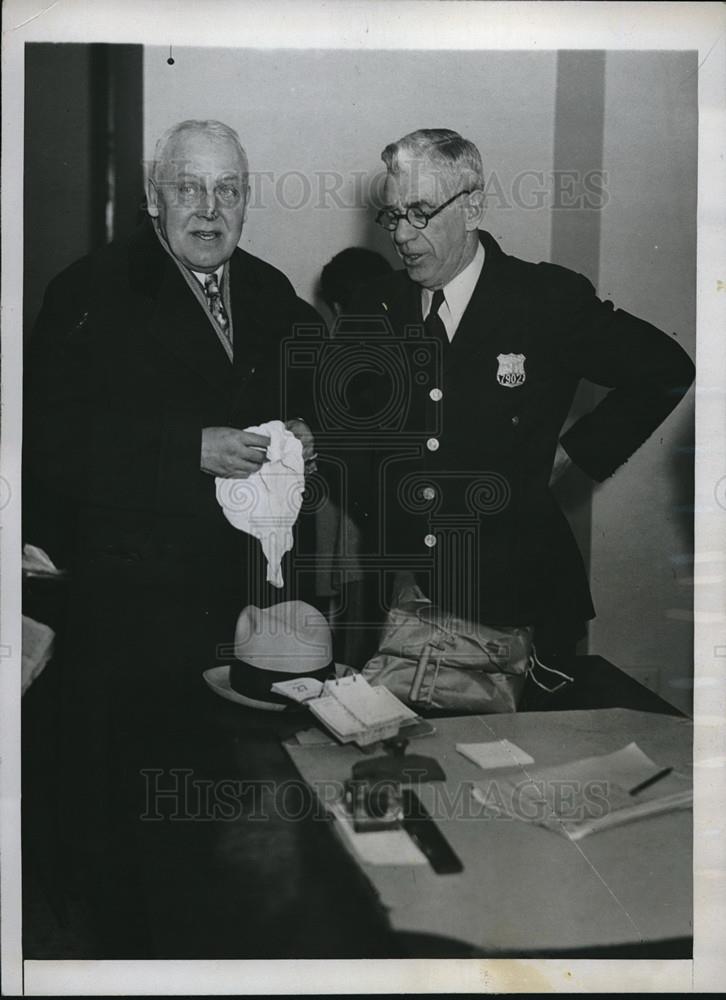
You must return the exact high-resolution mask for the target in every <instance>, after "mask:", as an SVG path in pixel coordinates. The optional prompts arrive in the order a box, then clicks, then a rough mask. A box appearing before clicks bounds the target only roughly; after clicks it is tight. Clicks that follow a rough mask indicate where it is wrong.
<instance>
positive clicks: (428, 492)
mask: <svg viewBox="0 0 726 1000" xmlns="http://www.w3.org/2000/svg"><path fill="white" fill-rule="evenodd" d="M421 494H422V496H423V498H424V500H435V499H436V490H435V489H434V488H433V486H424V488H423V490H422V491H421Z"/></svg>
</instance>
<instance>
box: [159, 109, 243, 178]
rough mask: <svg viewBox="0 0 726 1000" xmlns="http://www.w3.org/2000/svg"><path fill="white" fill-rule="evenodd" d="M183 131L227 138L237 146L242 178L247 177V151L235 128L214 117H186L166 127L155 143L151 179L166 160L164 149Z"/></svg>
mask: <svg viewBox="0 0 726 1000" xmlns="http://www.w3.org/2000/svg"><path fill="white" fill-rule="evenodd" d="M185 132H202V133H203V134H204V135H209V136H213V137H214V138H217V139H228V140H229V141H230V142H231V143H233V145H234V146H236V147H237V152H238V153H239V157H240V160H241V162H242V172H243V175H244V178H245V179H246V178H247V174H248V172H249V165H248V163H247V153H246V152H245V151H244V148H243V146H242V143H241V142H240V141H239V136H238V135H237V133H236V132H235V130H234V129H233V128H230V127H229V125H225V124H224V122H218V121H215V120H214V119H209V120H207V121H199V120H197V119H195V118H188V119H187V120H186V121H183V122H177V124H176V125H172V126H171V128H168V129H167V130H166V132H164V134H163V135H162V136H161V137H160V139H159V140H158V142H157V143H156V148H155V149H154V159H153V160H152V161H151V168H150V170H149V178H150V180H151V181H155V180H156V179H157V175H158V171H159V166H160V164H162V163H163V162H164V161H165V160H166V151H167V149H168V148H169V146H170V145H171V143H172V142H173V141H174V139H176V138H177V136H180V135H183V134H184V133H185Z"/></svg>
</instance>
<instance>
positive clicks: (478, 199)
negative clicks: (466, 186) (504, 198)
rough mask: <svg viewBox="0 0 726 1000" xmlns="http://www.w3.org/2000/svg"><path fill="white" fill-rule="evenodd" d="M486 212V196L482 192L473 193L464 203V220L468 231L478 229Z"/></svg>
mask: <svg viewBox="0 0 726 1000" xmlns="http://www.w3.org/2000/svg"><path fill="white" fill-rule="evenodd" d="M485 212H486V195H485V194H484V192H483V191H480V190H477V191H472V192H471V194H470V195H469V196H468V197H467V199H466V202H465V203H464V218H465V220H466V228H467V230H469V231H471V230H472V229H478V228H479V224H480V222H481V221H482V219H483V218H484V213H485Z"/></svg>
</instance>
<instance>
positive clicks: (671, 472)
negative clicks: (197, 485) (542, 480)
mask: <svg viewBox="0 0 726 1000" xmlns="http://www.w3.org/2000/svg"><path fill="white" fill-rule="evenodd" d="M168 54H169V51H168V49H167V48H148V49H146V50H145V56H144V92H145V107H146V115H145V121H144V150H145V154H144V155H145V156H146V157H147V158H148V157H150V156H151V154H152V151H153V147H154V141H155V139H156V137H157V136H158V135H159V134H160V133H161V132H162V131H163V130H164V129H165V128H166V127H167V126H168V125H169V124H171V123H173V122H174V121H177V120H179V119H181V118H186V117H199V118H206V117H214V118H220V119H222V120H224V121H226V122H228V123H229V124H231V125H232V126H234V127H235V128H237V129H238V131H239V133H240V135H241V137H242V140H243V143H244V144H245V146H246V147H247V150H248V153H249V156H250V161H251V167H252V171H253V174H256V176H255V177H254V178H253V182H254V184H255V186H254V187H253V199H252V206H251V209H250V214H249V219H248V223H247V225H246V227H245V231H244V233H243V236H242V245H243V246H244V247H245V248H246V249H249V250H251V251H252V252H253V253H256V254H258V255H259V256H261V257H264V258H266V259H268V260H270V261H272V262H273V263H275V264H276V265H277V266H278V267H281V268H282V270H283V271H285V272H286V273H287V274H288V276H289V277H290V278H291V280H292V281H293V284H294V285H295V287H296V288H297V290H298V292H299V294H301V295H302V296H303V297H304V298H307V299H308V301H312V302H314V301H315V289H316V285H317V278H318V275H319V272H320V268H321V267H322V266H323V264H325V263H326V261H327V260H328V259H329V258H330V257H331V256H332V255H333V254H334V253H336V252H337V251H338V250H340V249H342V248H343V247H345V246H348V245H351V244H359V245H368V246H371V247H372V248H373V249H378V250H380V251H382V252H384V253H388V254H389V256H390V258H391V259H392V260H394V259H395V258H394V256H393V255H392V254H391V252H390V248H389V245H388V243H387V239H386V237H385V235H384V234H383V233H381V232H380V231H378V230H377V228H376V227H375V226H374V225H373V224H372V214H373V213H372V212H371V210H370V209H369V208H368V207H367V205H366V198H365V193H366V191H367V190H368V189H369V185H370V179H371V178H372V177H374V176H375V175H376V174H377V173H378V171H379V170H380V169H381V164H380V161H379V153H380V150H381V149H382V148H383V146H384V145H385V144H386V142H388V141H390V140H391V139H393V138H396V137H398V136H400V135H402V134H403V133H405V132H407V131H409V130H411V129H413V128H417V127H421V126H425V125H429V126H431V125H446V126H448V127H452V128H456V129H458V130H459V131H461V132H462V133H463V134H465V135H467V136H469V137H470V138H472V139H473V140H474V141H475V142H477V144H478V145H479V147H480V149H481V150H482V153H483V155H484V158H485V167H486V169H487V170H488V171H489V170H492V169H494V170H495V171H496V176H495V177H494V178H492V180H493V182H494V184H493V187H492V189H491V190H492V196H491V197H490V199H489V201H490V208H489V213H488V217H487V219H486V221H485V225H486V228H488V229H490V231H491V232H492V233H493V234H494V235H495V236H496V237H497V238H498V239H499V240H500V241H501V242H502V243H503V244H504V247H505V249H507V250H509V251H510V252H513V253H516V254H518V255H519V256H522V257H526V258H529V259H532V260H541V259H552V260H555V261H557V262H558V263H562V264H565V265H567V266H571V267H575V268H576V269H577V270H580V271H584V272H585V273H586V274H587V275H588V277H590V278H591V279H592V280H593V281H594V282H595V284H596V285H597V286H598V288H599V290H600V294H601V296H603V297H612V298H613V300H614V301H615V302H616V303H617V304H618V305H619V306H622V307H623V308H626V309H628V310H629V311H631V312H633V313H635V314H636V315H641V316H643V317H644V318H646V319H648V320H650V321H651V322H653V323H655V324H656V325H658V326H660V327H662V328H663V329H666V330H668V331H676V332H677V335H678V337H679V339H680V341H681V343H682V344H683V345H684V346H685V347H686V349H687V350H688V351H689V352H690V353H691V354H692V356H693V355H695V299H694V295H695V259H696V258H695V235H696V231H695V220H696V213H695V196H696V194H695V193H696V152H697V131H696V130H697V120H696V107H697V105H696V85H697V73H696V62H695V56H692V55H691V54H688V53H677V52H670V53H657V52H651V53H646V52H630V53H628V52H618V53H611V52H609V53H607V54H606V55H603V53H599V52H593V53H586V52H581V53H574V54H573V53H560V54H559V55H558V54H557V53H554V52H539V53H535V52H486V53H476V52H455V53H452V52H426V53H421V52H415V51H412V52H351V51H348V52H336V51H320V52H316V51H270V50H265V51H261V50H260V51H252V50H244V49H238V50H234V51H233V50H228V49H216V50H214V49H177V48H175V49H174V58H175V63H174V65H173V66H169V65H168V64H167V62H166V60H167V57H168ZM442 81H444V85H442ZM598 167H601V168H603V167H604V169H605V170H607V172H608V175H609V181H608V197H609V200H608V202H607V204H606V206H605V208H604V209H603V210H602V211H601V212H598V213H597V214H596V215H594V214H593V213H592V212H589V213H578V212H571V211H570V212H558V210H557V209H553V207H552V199H551V197H550V198H546V199H545V200H544V201H543V202H542V204H541V205H540V207H526V206H525V204H524V201H528V202H529V205H530V206H532V205H533V204H535V200H533V199H531V198H527V197H526V193H527V188H526V185H525V187H524V188H522V189H521V191H520V193H523V194H524V195H525V197H524V198H521V199H520V200H519V202H517V199H516V198H514V197H513V191H514V189H515V188H516V183H517V179H518V178H519V179H521V178H522V176H523V175H524V173H525V172H526V171H543V172H544V173H545V175H546V176H547V177H549V176H550V175H551V172H552V170H553V169H597V168H598ZM331 187H334V188H335V190H336V196H335V197H334V196H333V195H331V194H330V189H331ZM306 188H307V193H306V190H305V189H306ZM326 188H327V190H328V194H327V195H326V194H325V191H326ZM293 206H297V207H293ZM596 398H597V390H592V389H589V388H586V390H585V394H584V395H582V394H581V396H580V399H579V406H580V407H581V408H582V407H583V406H584V407H587V406H589V405H592V402H593V400H594V399H596ZM692 409H693V407H692V395H691V397H689V400H688V401H686V402H684V403H682V404H681V405H680V407H679V409H678V410H677V411H676V412H675V413H674V414H673V415H672V416H671V417H670V418H669V420H668V421H667V423H666V424H665V425H664V426H663V428H661V430H660V431H659V432H658V433H657V434H656V435H654V437H653V438H652V440H651V441H649V442H648V443H647V444H646V445H645V446H644V448H643V449H642V450H641V451H640V452H639V453H638V454H637V455H636V456H634V458H633V459H631V461H630V462H628V463H627V465H626V466H625V467H624V468H623V469H621V470H620V471H619V472H618V474H617V476H615V477H614V478H613V479H612V480H610V481H609V482H607V483H605V484H604V485H603V486H601V487H599V488H597V489H596V490H595V491H594V493H593V492H592V491H591V488H590V484H589V483H586V482H584V477H582V478H581V479H579V480H578V479H577V473H576V472H575V478H574V479H573V480H571V481H570V482H569V483H568V484H565V485H563V487H562V488H561V489H560V490H558V493H559V496H560V499H561V501H562V502H563V506H564V507H565V510H566V512H567V514H568V516H569V517H570V520H571V522H572V523H573V527H574V530H575V533H576V535H577V537H578V541H579V543H580V545H581V547H582V549H583V551H584V553H585V556H586V559H587V561H588V562H589V564H590V574H591V580H592V587H593V594H594V598H595V604H596V607H597V611H598V617H597V619H596V620H595V621H594V623H593V624H592V626H591V628H590V634H589V640H588V644H587V648H588V650H589V651H590V652H595V653H600V654H602V655H604V656H606V657H608V658H609V659H611V660H612V661H613V662H615V663H616V664H618V665H619V666H621V667H623V668H624V669H626V670H628V671H629V672H631V673H633V674H634V675H635V676H637V677H638V678H639V679H641V680H643V681H644V682H645V683H647V684H649V685H650V686H652V687H653V688H654V689H656V690H660V692H661V693H662V694H663V695H664V696H665V697H666V698H668V699H669V700H671V701H673V702H674V703H676V704H678V705H679V706H680V707H683V708H686V709H687V708H688V706H689V704H690V691H689V687H690V685H691V677H692V647H691V636H692V621H691V619H692V615H691V597H692V595H691V586H690V577H691V566H690V562H689V560H690V556H689V553H690V551H691V529H690V523H691V520H692V511H691V505H692V496H691V483H692V476H691V472H692V451H689V449H690V448H691V444H692V440H691V437H692Z"/></svg>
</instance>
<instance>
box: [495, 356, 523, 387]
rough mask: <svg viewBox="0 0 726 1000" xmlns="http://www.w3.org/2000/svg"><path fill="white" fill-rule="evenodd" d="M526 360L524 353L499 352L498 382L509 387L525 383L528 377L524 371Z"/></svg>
mask: <svg viewBox="0 0 726 1000" xmlns="http://www.w3.org/2000/svg"><path fill="white" fill-rule="evenodd" d="M526 360H527V359H526V357H525V355H524V354H498V355H497V361H498V362H499V369H498V371H497V382H498V383H499V384H500V385H503V386H506V388H507V389H516V387H517V386H518V385H523V384H524V380H525V378H526V377H527V376H526V375H525V373H524V362H525V361H526Z"/></svg>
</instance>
